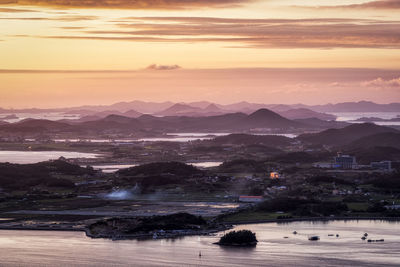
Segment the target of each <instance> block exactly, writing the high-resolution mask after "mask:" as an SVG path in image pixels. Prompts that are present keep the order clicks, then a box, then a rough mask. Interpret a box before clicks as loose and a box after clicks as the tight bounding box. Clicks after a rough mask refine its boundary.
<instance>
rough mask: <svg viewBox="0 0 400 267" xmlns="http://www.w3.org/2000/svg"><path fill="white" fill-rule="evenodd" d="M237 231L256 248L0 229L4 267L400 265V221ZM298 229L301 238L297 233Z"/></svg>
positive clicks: (204, 240)
mask: <svg viewBox="0 0 400 267" xmlns="http://www.w3.org/2000/svg"><path fill="white" fill-rule="evenodd" d="M236 229H250V230H252V231H254V232H256V234H257V239H258V240H259V243H258V245H257V247H255V248H224V247H219V246H217V245H213V244H212V243H213V242H216V241H217V240H218V239H219V236H220V235H221V234H222V233H219V234H218V236H201V237H197V236H192V237H184V238H181V239H175V240H147V241H135V240H123V241H111V240H106V239H90V238H87V237H86V236H85V234H84V233H81V232H50V231H0V252H1V253H0V262H1V264H0V265H2V266H378V265H379V266H399V265H398V264H399V259H400V224H399V223H397V222H395V223H390V222H384V221H347V222H345V221H333V222H329V223H322V222H296V223H290V224H276V223H270V224H253V225H241V226H238V227H236ZM294 230H296V231H297V232H298V233H299V234H297V235H293V234H292V232H293V231H294ZM364 232H368V234H369V238H372V239H381V238H384V239H385V242H383V243H367V242H365V241H362V240H361V239H360V238H361V236H362V235H363V234H364ZM328 234H339V235H340V236H339V238H336V237H329V236H328ZM310 235H319V236H320V237H321V240H320V241H308V236H310ZM285 236H287V237H289V238H287V239H285V238H284V237H285ZM200 251H201V254H202V257H201V258H200V257H199V256H198V255H199V252H200Z"/></svg>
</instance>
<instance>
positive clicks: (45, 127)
mask: <svg viewBox="0 0 400 267" xmlns="http://www.w3.org/2000/svg"><path fill="white" fill-rule="evenodd" d="M71 128H72V127H71V125H70V124H67V123H63V122H57V121H49V120H36V119H26V120H23V121H20V122H17V123H10V124H5V125H1V126H0V130H1V131H6V132H20V133H23V132H35V133H41V132H49V131H50V132H60V131H69V130H70V129H71Z"/></svg>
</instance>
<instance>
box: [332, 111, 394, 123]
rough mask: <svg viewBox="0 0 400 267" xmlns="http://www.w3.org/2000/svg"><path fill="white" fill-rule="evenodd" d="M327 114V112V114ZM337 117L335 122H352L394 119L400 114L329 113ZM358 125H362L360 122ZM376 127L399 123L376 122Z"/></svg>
mask: <svg viewBox="0 0 400 267" xmlns="http://www.w3.org/2000/svg"><path fill="white" fill-rule="evenodd" d="M328 113H329V112H328ZM330 114H333V115H335V116H337V118H336V121H346V122H354V120H357V119H360V118H381V119H385V120H390V119H394V118H396V117H397V116H399V115H400V112H331V113H330ZM359 123H363V122H362V121H361V122H359ZM374 123H375V124H377V125H400V122H384V121H376V122H374Z"/></svg>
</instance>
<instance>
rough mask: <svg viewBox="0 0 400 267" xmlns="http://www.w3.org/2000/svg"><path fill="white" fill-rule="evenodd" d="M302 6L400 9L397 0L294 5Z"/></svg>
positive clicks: (399, 3)
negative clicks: (329, 4)
mask: <svg viewBox="0 0 400 267" xmlns="http://www.w3.org/2000/svg"><path fill="white" fill-rule="evenodd" d="M296 7H302V8H317V9H388V10H390V9H400V1H399V0H375V1H369V2H365V3H361V4H349V5H336V6H317V7H312V6H311V7H310V6H296Z"/></svg>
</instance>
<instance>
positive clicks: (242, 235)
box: [218, 230, 258, 245]
mask: <svg viewBox="0 0 400 267" xmlns="http://www.w3.org/2000/svg"><path fill="white" fill-rule="evenodd" d="M257 242H258V241H257V238H256V234H255V233H253V232H251V231H249V230H240V231H232V232H229V233H227V234H225V235H224V236H222V237H221V239H220V240H219V242H218V243H219V244H220V245H255V244H256V243H257Z"/></svg>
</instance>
